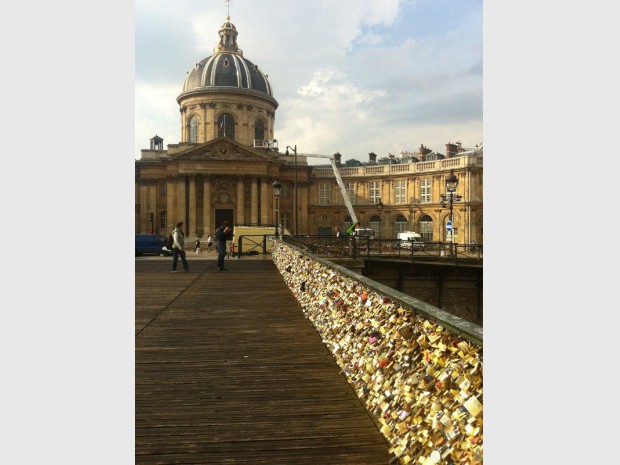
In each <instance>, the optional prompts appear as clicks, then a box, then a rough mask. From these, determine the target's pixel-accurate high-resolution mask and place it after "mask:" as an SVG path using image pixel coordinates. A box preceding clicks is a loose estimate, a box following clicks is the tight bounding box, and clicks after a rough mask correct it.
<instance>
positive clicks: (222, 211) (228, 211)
mask: <svg viewBox="0 0 620 465" xmlns="http://www.w3.org/2000/svg"><path fill="white" fill-rule="evenodd" d="M224 221H228V222H229V223H230V228H231V231H232V228H233V226H234V224H235V223H233V209H232V208H217V209H216V210H215V228H219V227H220V226H222V223H223V222H224ZM230 239H232V232H231V234H230Z"/></svg>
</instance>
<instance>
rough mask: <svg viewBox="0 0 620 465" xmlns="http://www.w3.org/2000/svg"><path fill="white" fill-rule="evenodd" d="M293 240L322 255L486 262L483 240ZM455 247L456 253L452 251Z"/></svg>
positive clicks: (291, 238) (291, 241) (289, 239)
mask: <svg viewBox="0 0 620 465" xmlns="http://www.w3.org/2000/svg"><path fill="white" fill-rule="evenodd" d="M282 240H283V241H284V242H287V243H289V244H293V245H296V246H297V247H299V248H302V249H304V250H307V251H308V252H310V253H312V254H314V255H318V256H321V257H331V258H371V257H372V258H402V259H408V258H409V259H415V258H420V257H436V258H437V259H439V260H445V261H450V260H457V259H459V260H461V259H469V260H474V261H477V262H480V263H481V262H482V258H483V254H482V251H483V249H482V246H481V245H479V244H470V245H468V244H451V243H450V242H423V243H422V242H411V241H407V240H400V239H370V238H368V237H356V236H349V237H345V238H336V237H331V236H329V237H327V236H307V235H303V236H283V237H282ZM451 251H452V253H451Z"/></svg>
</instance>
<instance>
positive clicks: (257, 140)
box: [254, 119, 265, 145]
mask: <svg viewBox="0 0 620 465" xmlns="http://www.w3.org/2000/svg"><path fill="white" fill-rule="evenodd" d="M264 141H265V123H264V122H263V120H262V119H257V120H256V124H255V125H254V145H263V142H264Z"/></svg>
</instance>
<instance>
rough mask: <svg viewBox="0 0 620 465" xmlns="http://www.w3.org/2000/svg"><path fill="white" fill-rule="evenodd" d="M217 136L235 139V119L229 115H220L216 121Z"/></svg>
mask: <svg viewBox="0 0 620 465" xmlns="http://www.w3.org/2000/svg"><path fill="white" fill-rule="evenodd" d="M217 136H218V137H228V138H230V139H234V138H235V119H234V118H233V116H232V115H231V114H230V113H222V114H221V115H220V117H219V118H218V119H217Z"/></svg>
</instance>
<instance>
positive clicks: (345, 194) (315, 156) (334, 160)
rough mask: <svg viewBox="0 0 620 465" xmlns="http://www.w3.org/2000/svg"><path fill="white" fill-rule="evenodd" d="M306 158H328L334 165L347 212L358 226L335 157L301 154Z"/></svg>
mask: <svg viewBox="0 0 620 465" xmlns="http://www.w3.org/2000/svg"><path fill="white" fill-rule="evenodd" d="M299 155H302V156H304V157H311V158H328V159H329V162H330V163H331V165H332V169H333V170H334V175H335V176H336V182H337V183H338V187H340V192H341V193H342V198H343V199H344V203H345V205H346V206H347V210H349V215H350V216H351V221H353V224H357V223H358V221H357V215H356V214H355V212H354V211H353V205H351V201H350V200H349V195H348V194H347V189H346V188H345V187H344V183H343V182H342V178H341V177H340V171H339V170H338V167H337V166H336V158H335V157H334V156H333V155H317V154H315V153H300V154H299Z"/></svg>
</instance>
